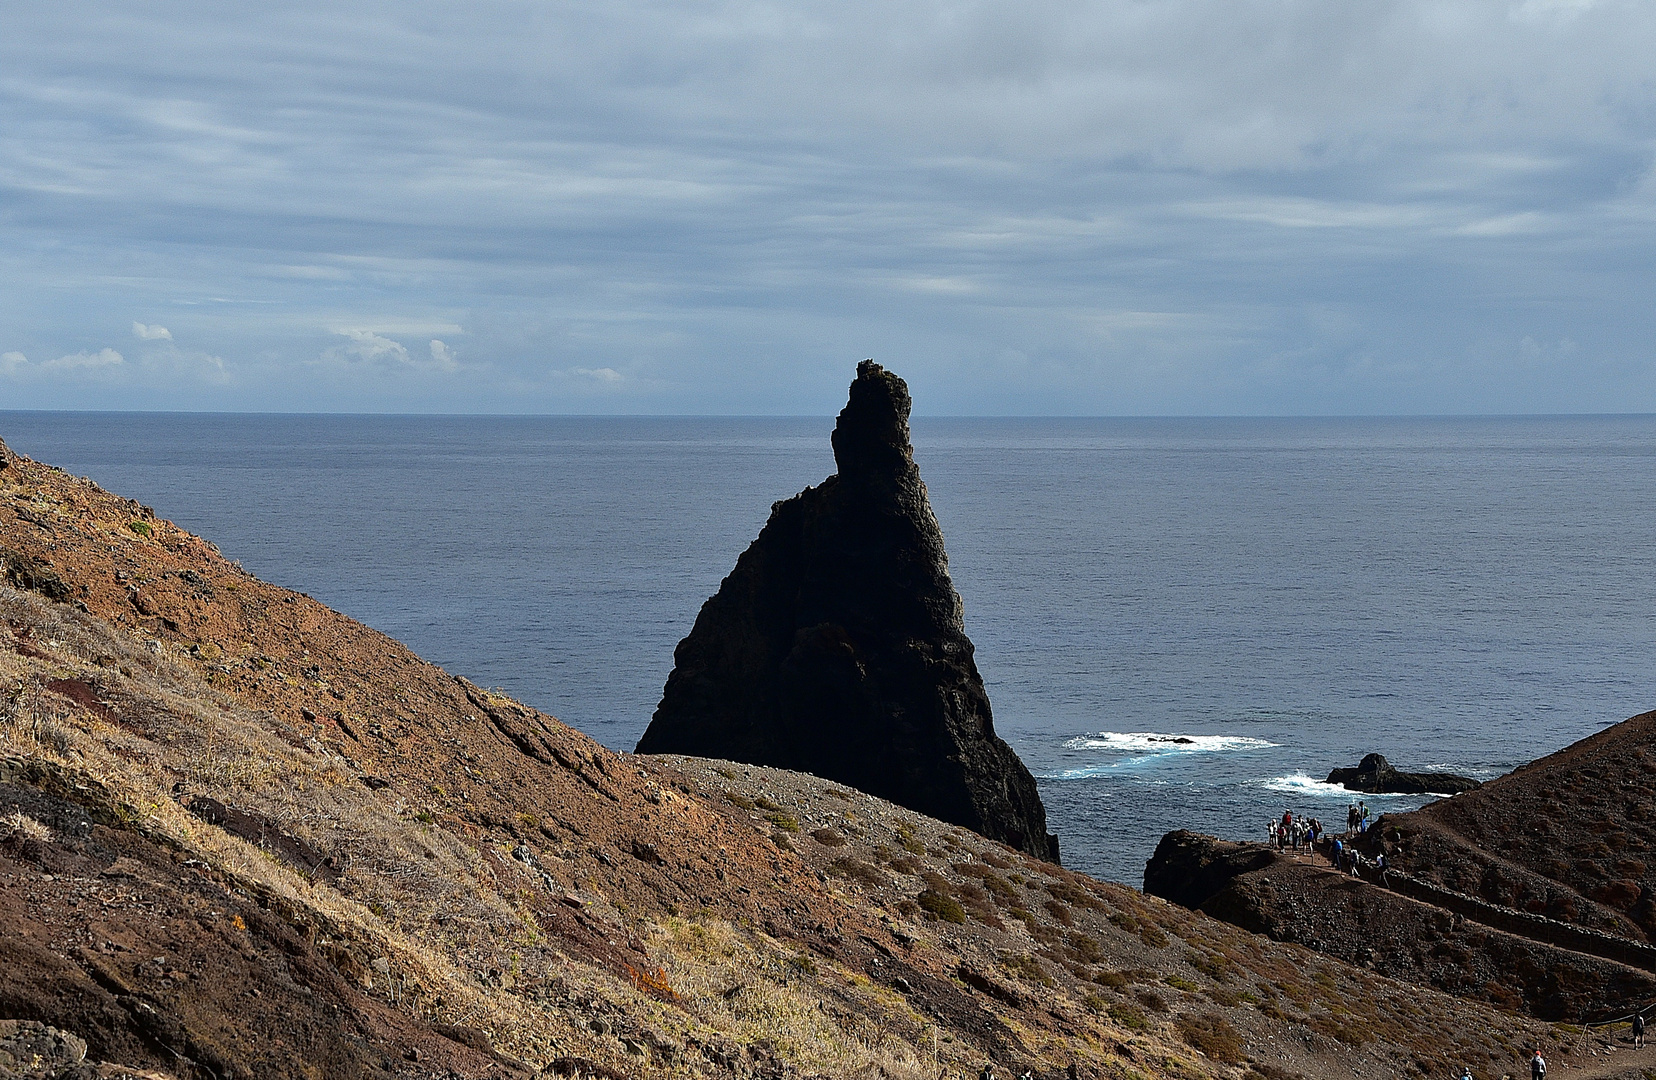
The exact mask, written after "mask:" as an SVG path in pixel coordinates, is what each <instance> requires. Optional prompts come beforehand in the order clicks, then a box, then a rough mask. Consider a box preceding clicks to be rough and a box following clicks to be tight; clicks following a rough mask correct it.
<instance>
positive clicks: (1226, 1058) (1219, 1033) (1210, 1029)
mask: <svg viewBox="0 0 1656 1080" xmlns="http://www.w3.org/2000/svg"><path fill="white" fill-rule="evenodd" d="M1173 1026H1174V1027H1175V1028H1177V1029H1178V1032H1179V1036H1180V1037H1181V1038H1183V1039H1184V1041H1185V1042H1187V1043H1189V1044H1190V1045H1191V1046H1193V1047H1195V1048H1196V1049H1197V1050H1200V1051H1201V1052H1202V1053H1204V1054H1206V1055H1207V1056H1208V1057H1210V1058H1212V1059H1213V1060H1214V1061H1223V1062H1225V1063H1226V1064H1229V1065H1240V1064H1242V1063H1243V1062H1245V1061H1247V1060H1248V1059H1247V1056H1246V1055H1245V1054H1243V1053H1242V1036H1241V1035H1239V1034H1238V1033H1237V1031H1236V1029H1235V1028H1233V1027H1231V1026H1230V1022H1229V1021H1228V1020H1226V1019H1225V1018H1224V1017H1222V1016H1181V1017H1179V1018H1178V1019H1177V1020H1175V1021H1173Z"/></svg>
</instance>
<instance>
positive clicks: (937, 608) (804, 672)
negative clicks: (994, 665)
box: [638, 360, 1058, 862]
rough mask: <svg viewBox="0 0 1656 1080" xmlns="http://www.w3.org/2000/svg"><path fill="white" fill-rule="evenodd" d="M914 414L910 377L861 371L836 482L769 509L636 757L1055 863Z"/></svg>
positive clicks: (679, 657) (681, 653)
mask: <svg viewBox="0 0 1656 1080" xmlns="http://www.w3.org/2000/svg"><path fill="white" fill-rule="evenodd" d="M909 407H910V399H909V394H908V387H907V385H905V384H904V382H903V380H902V379H900V378H898V377H897V376H896V375H893V374H892V373H891V372H888V371H886V370H885V369H884V368H882V367H880V365H878V364H876V363H874V362H873V361H871V360H869V361H864V362H863V363H862V364H860V365H859V366H858V368H857V379H856V381H855V382H854V383H852V384H851V395H850V401H849V403H848V404H847V405H846V407H845V409H844V411H842V412H841V413H840V415H839V421H838V424H837V426H836V427H835V429H834V435H833V442H834V459H835V461H836V462H837V464H838V466H839V471H838V472H837V473H836V474H835V475H834V476H830V477H829V478H828V479H827V480H825V481H824V482H823V483H822V484H820V485H818V486H817V487H814V488H806V489H805V490H804V491H803V492H801V493H800V494H798V495H796V496H794V497H793V498H791V499H788V500H786V501H785V502H779V503H777V504H776V505H775V506H774V507H773V508H772V509H771V516H770V520H769V521H768V522H767V523H766V525H765V527H764V529H763V530H762V531H761V532H760V534H759V537H758V539H756V540H755V541H754V542H753V543H752V544H751V545H750V546H749V547H748V549H747V551H745V552H743V553H742V556H741V558H740V559H738V560H737V563H736V568H735V570H733V571H732V572H731V573H730V576H728V577H727V578H725V580H724V583H723V584H722V585H721V586H720V588H719V592H718V594H717V595H715V596H714V597H713V598H712V599H710V600H708V601H707V603H706V604H705V605H703V607H702V610H701V613H700V614H699V615H698V616H697V618H696V624H695V627H694V628H693V629H692V630H691V632H690V636H689V637H687V638H685V639H684V640H683V641H682V642H680V643H679V646H678V649H677V651H676V652H675V653H674V662H675V666H674V668H673V672H672V674H671V675H670V676H669V677H668V679H667V686H666V689H665V691H664V693H663V695H662V699H661V705H660V707H659V708H658V709H657V710H656V713H655V717H654V719H653V720H652V721H651V723H650V726H649V729H648V730H647V731H646V732H645V733H644V738H643V739H642V740H640V742H639V744H638V752H639V753H643V754H653V753H677V754H692V755H696V756H701V757H722V758H729V759H732V760H735V761H744V762H751V763H753V764H756V765H773V766H779V767H781V768H787V769H796V770H799V771H801V772H808V773H813V774H815V775H817V776H821V777H825V778H827V779H831V780H837V781H839V782H840V783H843V784H848V785H850V786H852V787H855V788H858V789H860V790H862V791H866V792H868V793H870V794H873V795H879V796H882V797H884V798H887V799H890V800H891V801H893V802H896V803H899V804H901V805H903V806H907V807H909V808H911V809H914V810H918V811H921V812H922V813H925V814H929V815H931V816H933V817H937V818H941V819H943V820H944V821H950V822H954V823H956V824H959V825H964V826H965V827H967V828H969V829H972V830H974V831H976V832H978V833H981V834H982V835H984V836H987V837H990V838H991V839H995V840H1000V841H1002V842H1004V843H1006V844H1008V845H1010V846H1012V847H1015V848H1018V849H1020V850H1023V851H1026V852H1029V853H1030V854H1032V855H1036V856H1039V857H1040V858H1044V859H1048V860H1051V861H1053V862H1056V861H1057V860H1058V838H1057V837H1056V836H1053V835H1052V834H1050V833H1048V832H1047V831H1046V808H1045V807H1044V806H1042V804H1041V798H1040V795H1039V793H1038V792H1037V791H1036V789H1035V781H1034V778H1033V777H1031V776H1030V773H1029V770H1028V769H1026V768H1025V767H1024V764H1023V762H1021V761H1019V760H1018V756H1017V754H1015V753H1014V752H1013V751H1012V748H1011V747H1009V746H1008V745H1007V744H1006V743H1005V742H1004V741H1002V740H1001V739H1000V738H999V737H997V736H996V735H995V729H994V723H993V720H992V718H991V715H990V709H989V698H988V695H987V694H986V693H985V692H984V688H983V679H982V678H981V676H979V674H978V670H977V665H976V663H974V662H973V659H972V643H971V641H970V640H969V639H968V638H967V637H966V633H965V629H964V625H963V621H962V606H961V602H960V597H959V595H958V594H957V593H956V592H955V589H954V585H953V583H952V582H951V581H950V580H949V571H948V559H947V557H946V555H945V554H944V551H943V533H942V530H941V529H939V528H938V524H937V518H936V517H935V516H934V515H933V514H932V510H931V504H930V503H929V502H928V501H927V498H926V487H925V485H924V484H923V483H921V481H920V470H919V469H918V468H917V467H916V466H915V464H914V453H913V449H912V448H911V446H910V445H909V428H908V416H909Z"/></svg>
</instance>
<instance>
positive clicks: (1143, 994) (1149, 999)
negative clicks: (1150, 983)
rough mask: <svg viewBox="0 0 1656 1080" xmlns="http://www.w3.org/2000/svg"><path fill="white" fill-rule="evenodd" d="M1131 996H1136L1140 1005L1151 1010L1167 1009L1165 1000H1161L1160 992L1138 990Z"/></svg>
mask: <svg viewBox="0 0 1656 1080" xmlns="http://www.w3.org/2000/svg"><path fill="white" fill-rule="evenodd" d="M1133 996H1134V997H1136V998H1138V1002H1139V1004H1140V1005H1143V1006H1144V1007H1145V1008H1146V1009H1149V1010H1150V1011H1151V1012H1166V1011H1167V1002H1166V1001H1165V1000H1163V998H1162V996H1161V995H1160V994H1158V993H1156V992H1155V991H1154V990H1140V991H1139V992H1138V993H1136V994H1134V995H1133Z"/></svg>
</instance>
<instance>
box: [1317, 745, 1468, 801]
mask: <svg viewBox="0 0 1656 1080" xmlns="http://www.w3.org/2000/svg"><path fill="white" fill-rule="evenodd" d="M1328 782H1329V783H1330V784H1343V785H1344V786H1345V787H1346V789H1347V790H1349V791H1363V792H1367V793H1368V794H1370V795H1459V794H1460V793H1461V792H1463V791H1472V790H1473V789H1475V788H1478V787H1480V786H1481V785H1480V784H1479V783H1478V781H1476V780H1474V779H1472V778H1471V777H1470V776H1457V775H1456V774H1454V773H1440V772H1418V773H1412V772H1399V771H1397V769H1396V768H1394V767H1393V766H1392V763H1391V762H1389V761H1387V760H1386V759H1385V758H1384V757H1381V756H1380V755H1379V754H1369V755H1368V756H1367V757H1365V758H1363V760H1362V761H1361V762H1359V763H1358V765H1357V767H1356V768H1355V769H1335V770H1334V771H1333V772H1330V773H1329V774H1328Z"/></svg>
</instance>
